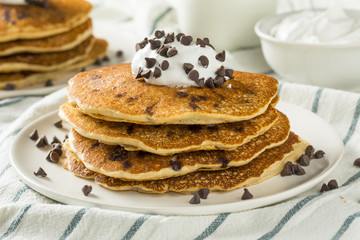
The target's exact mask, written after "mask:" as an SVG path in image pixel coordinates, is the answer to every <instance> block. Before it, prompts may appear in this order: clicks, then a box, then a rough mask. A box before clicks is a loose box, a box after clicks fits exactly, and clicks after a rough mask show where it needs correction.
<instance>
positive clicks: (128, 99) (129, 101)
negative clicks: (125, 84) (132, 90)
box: [126, 97, 138, 103]
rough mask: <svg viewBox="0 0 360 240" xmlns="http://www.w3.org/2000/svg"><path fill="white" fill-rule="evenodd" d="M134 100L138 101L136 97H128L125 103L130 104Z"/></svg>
mask: <svg viewBox="0 0 360 240" xmlns="http://www.w3.org/2000/svg"><path fill="white" fill-rule="evenodd" d="M136 99H138V97H129V98H127V99H126V102H127V103H131V102H132V101H134V100H136Z"/></svg>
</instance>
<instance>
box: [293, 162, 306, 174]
mask: <svg viewBox="0 0 360 240" xmlns="http://www.w3.org/2000/svg"><path fill="white" fill-rule="evenodd" d="M294 166H296V167H295V171H294V174H296V175H304V174H305V170H304V169H303V168H302V167H301V166H300V165H298V164H294Z"/></svg>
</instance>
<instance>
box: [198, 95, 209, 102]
mask: <svg viewBox="0 0 360 240" xmlns="http://www.w3.org/2000/svg"><path fill="white" fill-rule="evenodd" d="M198 98H199V99H200V100H201V101H205V100H207V99H208V98H207V97H205V96H201V95H199V96H198Z"/></svg>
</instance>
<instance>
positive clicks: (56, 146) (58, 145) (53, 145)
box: [52, 143, 62, 150]
mask: <svg viewBox="0 0 360 240" xmlns="http://www.w3.org/2000/svg"><path fill="white" fill-rule="evenodd" d="M52 148H53V150H54V149H61V148H62V145H61V143H53V144H52Z"/></svg>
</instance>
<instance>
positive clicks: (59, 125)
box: [54, 120, 63, 128]
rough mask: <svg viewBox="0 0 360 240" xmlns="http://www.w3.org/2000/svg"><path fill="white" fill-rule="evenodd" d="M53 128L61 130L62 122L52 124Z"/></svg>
mask: <svg viewBox="0 0 360 240" xmlns="http://www.w3.org/2000/svg"><path fill="white" fill-rule="evenodd" d="M54 126H55V127H57V128H62V127H63V125H62V121H61V120H60V121H57V122H56V123H54Z"/></svg>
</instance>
